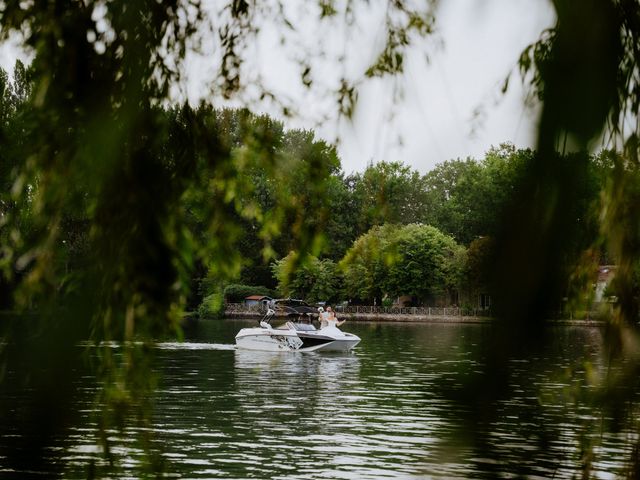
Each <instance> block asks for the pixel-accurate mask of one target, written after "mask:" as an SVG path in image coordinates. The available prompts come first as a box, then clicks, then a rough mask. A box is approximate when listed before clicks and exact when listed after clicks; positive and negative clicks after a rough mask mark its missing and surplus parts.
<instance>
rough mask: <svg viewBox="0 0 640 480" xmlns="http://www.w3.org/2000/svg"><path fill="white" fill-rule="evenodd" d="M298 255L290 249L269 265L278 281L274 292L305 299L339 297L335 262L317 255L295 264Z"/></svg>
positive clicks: (339, 289) (339, 290)
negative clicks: (271, 266) (284, 255)
mask: <svg viewBox="0 0 640 480" xmlns="http://www.w3.org/2000/svg"><path fill="white" fill-rule="evenodd" d="M298 257H299V254H297V253H295V252H290V253H289V254H288V255H287V256H286V257H284V258H283V259H281V260H279V261H277V262H275V263H274V264H273V272H274V276H275V277H276V278H277V280H278V291H279V292H280V293H281V294H282V295H283V296H285V297H294V298H301V299H304V300H307V301H309V302H320V301H325V302H326V301H329V302H335V301H337V300H339V299H340V295H341V291H342V289H341V287H342V277H341V275H340V272H339V271H338V269H337V266H336V264H335V263H334V262H333V261H331V260H329V259H324V260H319V259H318V258H317V257H313V256H311V257H307V258H306V259H304V260H303V261H302V263H299V258H298Z"/></svg>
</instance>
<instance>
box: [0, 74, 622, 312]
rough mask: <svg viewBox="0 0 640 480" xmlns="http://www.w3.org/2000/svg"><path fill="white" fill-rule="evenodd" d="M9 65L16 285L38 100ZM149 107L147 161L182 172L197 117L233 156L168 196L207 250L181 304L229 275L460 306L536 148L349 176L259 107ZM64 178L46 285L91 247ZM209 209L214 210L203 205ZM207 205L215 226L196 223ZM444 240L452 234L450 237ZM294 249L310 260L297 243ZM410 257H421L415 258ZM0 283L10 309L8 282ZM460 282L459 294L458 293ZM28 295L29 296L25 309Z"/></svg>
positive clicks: (26, 225)
mask: <svg viewBox="0 0 640 480" xmlns="http://www.w3.org/2000/svg"><path fill="white" fill-rule="evenodd" d="M14 70H15V73H14V78H13V81H11V80H10V79H9V78H8V75H7V74H6V72H0V75H1V77H0V81H1V82H2V99H1V100H0V101H1V102H2V104H3V109H2V111H3V117H2V135H3V143H4V144H5V146H6V147H5V148H3V149H2V153H1V155H2V165H3V169H2V171H1V172H0V174H1V180H2V184H3V185H4V187H5V188H3V190H2V193H1V194H0V202H2V203H1V204H0V205H1V206H2V215H3V217H5V218H8V217H10V216H11V215H14V216H16V217H17V218H19V219H20V223H18V225H21V228H20V231H18V230H13V231H9V230H7V229H3V230H2V232H1V235H2V236H3V240H4V242H3V243H4V244H5V245H7V246H8V248H11V246H12V245H13V246H14V247H15V249H16V252H13V254H12V255H8V254H7V253H6V252H5V254H4V255H3V256H2V262H3V263H2V265H3V268H4V269H5V271H7V270H10V273H11V274H10V275H4V276H3V277H2V279H3V280H2V281H3V282H7V281H9V282H11V281H13V282H15V283H16V284H17V281H18V280H19V279H20V278H21V275H24V274H25V272H27V271H28V270H29V269H28V268H24V265H23V263H24V262H25V261H26V259H25V258H24V254H23V255H18V254H17V252H19V251H20V245H21V240H20V239H21V238H25V237H29V236H30V235H37V234H38V228H39V227H38V226H37V225H36V224H34V223H33V222H31V221H30V216H29V212H30V210H31V209H32V208H33V205H32V204H31V203H30V202H29V198H28V197H27V198H26V201H25V199H24V198H23V199H22V200H23V201H22V203H19V202H18V201H17V200H16V199H17V197H16V195H15V191H16V188H18V187H19V186H20V182H21V181H22V179H21V177H19V176H17V173H16V172H17V169H16V168H12V165H13V166H14V167H15V166H17V165H19V164H20V162H21V161H22V157H23V155H24V151H25V149H26V150H28V146H27V145H28V142H29V139H28V135H25V132H28V129H27V127H25V122H29V118H30V116H32V115H33V110H32V106H31V105H32V104H31V103H30V98H29V97H30V94H31V93H30V92H31V91H32V86H31V84H30V81H29V71H28V69H26V68H25V67H24V65H22V64H21V63H20V62H18V63H17V64H16V67H15V69H14ZM154 115H155V116H156V117H157V118H158V120H157V121H158V123H159V125H161V126H162V130H161V132H162V133H163V138H160V139H156V140H155V144H156V145H155V146H154V152H155V153H156V154H157V157H158V159H157V165H156V167H154V168H161V169H165V170H169V171H170V170H172V169H176V168H182V167H181V166H180V165H179V159H178V157H179V156H180V155H184V151H185V148H187V142H188V139H187V138H186V135H188V134H187V132H186V130H187V127H186V126H187V125H190V124H192V123H193V122H194V121H195V123H196V124H197V125H199V126H200V128H201V130H200V131H198V132H197V134H198V135H200V136H202V138H204V139H205V141H207V142H208V143H210V144H214V148H215V149H219V150H221V151H225V152H228V155H229V158H230V159H231V161H230V162H229V164H228V165H227V167H226V169H218V170H212V169H210V168H208V167H207V165H206V162H207V160H206V158H205V157H203V156H202V154H200V153H199V152H197V151H189V153H188V154H190V155H192V156H193V157H195V158H196V160H195V164H194V165H192V167H191V168H193V169H194V173H195V174H194V175H193V178H194V179H195V181H194V182H193V184H192V185H190V187H189V188H187V189H185V190H183V191H181V192H180V193H178V194H177V195H178V199H179V212H182V214H183V215H181V217H180V220H179V222H180V224H181V226H180V228H181V229H182V232H183V236H184V238H182V240H181V241H186V242H193V243H195V244H196V245H200V247H199V248H202V249H204V250H205V251H206V252H208V254H205V255H201V256H197V257H195V258H194V259H193V260H192V264H191V265H190V266H189V265H188V264H185V265H183V266H182V267H181V268H180V269H179V270H181V271H182V273H181V275H183V277H184V278H183V287H181V288H182V291H183V292H184V295H188V300H187V308H190V309H194V308H197V307H198V306H199V305H201V304H202V302H203V300H204V298H205V297H210V296H211V295H212V294H214V295H215V294H216V293H219V292H222V290H223V288H224V286H225V285H226V284H228V283H234V282H235V283H241V284H246V285H256V286H263V287H265V288H269V289H276V288H277V289H278V293H279V294H280V295H293V296H300V297H303V298H307V299H309V300H314V301H318V300H329V301H339V300H346V299H348V300H351V301H359V302H365V303H368V302H378V303H381V302H382V301H384V300H385V299H388V298H390V297H398V296H402V295H407V296H410V297H412V298H413V301H414V302H416V303H433V302H434V299H436V298H441V299H442V298H444V301H448V302H450V303H458V302H459V301H463V302H467V303H468V302H470V301H471V300H470V294H471V293H473V292H476V293H477V292H479V291H480V290H484V291H486V290H488V288H489V283H490V279H489V276H488V275H487V272H484V271H482V270H483V269H485V268H486V267H487V266H488V264H487V261H485V262H484V263H478V262H477V261H476V258H477V256H478V255H479V254H478V253H477V251H478V250H479V249H480V250H487V251H485V252H482V253H480V255H482V256H484V257H487V258H489V257H490V255H491V252H490V249H489V248H488V246H489V245H491V242H487V241H486V239H487V238H494V237H495V236H496V235H498V234H499V228H500V225H501V223H500V222H501V218H502V216H503V215H504V210H505V207H506V206H507V204H508V202H509V199H510V198H511V195H512V194H513V190H514V188H516V186H517V185H518V184H519V183H520V181H521V178H522V177H523V175H524V174H525V172H526V169H527V168H529V165H530V164H531V162H532V161H533V158H534V152H533V151H531V150H522V149H517V148H515V147H514V146H512V145H508V144H505V145H501V146H500V147H497V148H492V149H491V150H489V151H488V152H487V154H486V155H485V157H484V158H483V159H480V160H476V159H471V158H468V159H465V160H459V159H458V160H451V161H447V162H444V163H442V164H439V165H437V166H436V167H435V168H434V169H433V170H432V171H430V172H428V173H427V174H425V175H421V174H420V173H419V172H417V171H416V170H413V169H411V168H410V167H408V166H406V165H404V164H402V163H401V162H379V163H376V164H370V165H369V166H367V168H366V169H365V171H364V172H357V173H352V174H350V175H346V174H345V173H344V172H343V171H342V169H341V164H340V159H339V158H338V156H337V153H336V150H335V148H334V147H332V146H330V145H328V144H327V143H326V142H324V141H322V140H320V139H317V138H315V136H314V134H313V132H311V131H304V130H286V129H285V128H284V126H283V124H282V123H281V122H278V121H275V120H273V119H271V118H269V117H267V116H255V115H252V114H251V113H249V112H247V111H242V110H214V109H212V108H211V107H208V106H204V105H202V106H199V107H197V108H195V109H194V108H191V107H189V106H186V105H185V106H183V107H180V108H172V109H168V110H167V109H162V108H156V109H155V110H154ZM194 119H195V120H194ZM32 134H33V133H32ZM189 135H193V133H191V134H189ZM197 159H200V160H197ZM611 169H612V158H611V155H608V154H601V155H599V156H597V157H593V158H591V160H590V162H589V163H588V169H587V170H586V172H585V175H584V178H583V179H582V181H581V182H580V183H579V188H580V192H579V194H578V196H577V198H578V199H579V201H578V202H576V204H575V207H574V211H572V212H571V216H572V222H573V223H574V224H575V226H576V228H577V230H578V231H577V233H576V234H575V235H574V236H573V238H575V239H576V241H577V243H576V244H575V245H574V246H573V249H572V250H573V251H574V252H576V255H579V254H580V253H581V252H583V251H585V250H587V249H589V248H594V247H595V248H596V249H597V248H598V238H599V224H598V218H597V215H598V213H597V212H598V211H599V210H598V208H599V207H598V202H599V195H600V192H601V190H602V188H603V185H604V183H605V180H606V178H607V175H608V173H609V172H610V171H611ZM150 173H151V172H150ZM236 173H239V174H240V175H235V174H236ZM232 174H233V181H232V182H229V178H230V177H231V176H232ZM36 181H39V179H36ZM69 182H70V185H69V192H68V194H69V195H73V198H74V202H72V203H71V205H72V208H70V209H68V210H67V211H65V213H64V215H63V217H62V218H60V224H59V228H60V236H59V238H58V239H57V242H59V243H60V244H61V248H60V249H58V250H56V252H57V258H55V259H53V263H54V264H55V265H57V267H56V268H58V269H60V270H61V271H62V274H61V275H60V276H59V278H60V279H61V280H60V281H59V284H58V285H54V286H53V288H55V289H57V290H59V291H66V290H72V288H73V285H74V282H76V281H78V279H77V277H76V276H75V271H76V270H78V269H80V270H81V267H82V266H83V265H85V264H86V263H87V262H89V261H90V255H91V252H90V251H89V250H88V245H89V243H90V242H89V237H90V227H91V221H90V218H89V216H90V213H91V211H92V210H91V209H92V207H91V205H89V204H88V203H87V202H88V196H89V195H88V192H87V191H83V190H82V188H81V187H80V185H81V184H79V185H74V184H71V182H72V179H70V180H69ZM223 183H224V185H223ZM166 191H171V188H170V187H168V188H167V189H166ZM125 194H126V192H123V191H117V192H113V195H118V196H123V195H125ZM214 205H222V207H216V209H215V211H214V212H212V211H211V209H212V208H213V206H214ZM135 208H142V206H141V205H136V206H135ZM212 214H213V216H214V218H215V219H216V221H215V222H214V223H213V225H212V224H208V223H207V222H206V221H205V218H209V215H212ZM427 226H428V227H427ZM382 227H384V228H382ZM216 228H217V229H220V230H224V238H225V240H226V241H227V242H220V241H219V237H220V232H219V231H216V230H215V229H216ZM443 241H445V243H447V242H448V243H447V246H446V247H445V246H443V245H444V244H442V242H443ZM301 245H306V247H307V249H308V252H307V253H309V254H311V257H307V256H306V255H299V254H298V253H294V252H298V251H299V250H300V246H301ZM365 245H366V246H365ZM424 248H432V249H435V250H434V253H432V254H431V255H432V256H434V258H435V257H437V259H438V261H437V262H435V261H433V260H429V261H427V260H425V258H426V257H424V256H425V255H426V254H425V252H422V253H417V251H418V250H420V249H424ZM467 249H468V250H467ZM161 252H162V249H160V250H159V251H158V252H157V254H161ZM447 252H448V253H447ZM467 252H469V254H468V253H467ZM23 253H24V252H23ZM599 253H601V252H599ZM207 255H209V256H207ZM416 255H417V256H419V257H420V258H421V260H420V261H415V260H414V259H413V258H411V257H412V256H416ZM600 257H602V256H600ZM11 259H13V263H12V262H11ZM597 261H604V258H598V259H597V260H596V262H597ZM274 262H276V263H274ZM567 262H568V263H567V265H566V267H567V268H574V267H576V265H575V263H576V261H575V258H570V259H567ZM212 265H213V266H215V267H213V268H212ZM225 266H228V268H226V267H225ZM445 271H446V272H448V273H446V274H445V273H441V272H445ZM439 272H440V273H439ZM451 272H455V273H451ZM8 279H9V280H8ZM479 279H483V280H482V281H480V280H479ZM567 288H568V286H567ZM2 290H3V292H4V298H3V299H2V300H3V303H4V306H5V308H6V307H8V306H10V298H11V297H10V293H11V291H12V288H11V285H5V288H3V289H2ZM455 292H458V293H463V294H466V297H465V298H464V299H460V298H459V297H458V296H457V295H455V294H454V293H455ZM218 297H219V295H218V296H216V298H218ZM34 301H36V299H34V298H30V299H29V300H28V302H29V303H30V304H31V305H32V306H33V302H34ZM209 302H211V299H209ZM219 303H220V302H219V301H218V302H217V303H214V304H215V305H219ZM205 311H206V309H205Z"/></svg>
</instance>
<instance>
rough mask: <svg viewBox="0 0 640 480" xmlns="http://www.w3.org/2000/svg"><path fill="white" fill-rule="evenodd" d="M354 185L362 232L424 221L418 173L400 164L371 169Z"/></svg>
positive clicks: (386, 164)
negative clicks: (388, 225)
mask: <svg viewBox="0 0 640 480" xmlns="http://www.w3.org/2000/svg"><path fill="white" fill-rule="evenodd" d="M354 183H355V185H354V195H356V197H357V198H358V203H359V204H360V206H361V208H362V210H361V212H360V221H359V228H360V231H361V232H366V231H367V230H369V229H370V228H371V227H373V226H375V225H382V224H383V223H397V224H408V223H413V222H419V221H421V220H422V219H423V215H424V211H425V206H426V191H425V188H424V183H423V182H422V178H421V177H420V175H419V173H418V172H417V171H415V170H411V168H410V167H408V166H406V165H403V164H402V163H401V162H379V163H376V164H373V165H369V166H368V167H367V169H366V170H365V171H364V173H363V174H362V175H361V176H357V177H356V179H355V182H354Z"/></svg>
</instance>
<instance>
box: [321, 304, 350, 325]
mask: <svg viewBox="0 0 640 480" xmlns="http://www.w3.org/2000/svg"><path fill="white" fill-rule="evenodd" d="M325 313H326V314H327V317H326V320H327V324H328V325H329V326H333V327H339V326H340V325H342V324H343V323H344V322H346V320H338V317H336V312H334V311H333V310H332V309H331V307H327V311H326V312H325Z"/></svg>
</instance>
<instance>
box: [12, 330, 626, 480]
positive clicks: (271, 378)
mask: <svg viewBox="0 0 640 480" xmlns="http://www.w3.org/2000/svg"><path fill="white" fill-rule="evenodd" d="M247 323H248V322H241V321H223V322H202V323H200V324H196V325H194V326H193V329H192V330H188V331H187V332H186V336H187V339H188V341H187V342H185V343H163V344H159V349H158V350H157V354H158V357H159V365H160V368H161V373H162V384H161V387H160V389H159V391H158V395H157V401H156V415H155V426H154V427H155V430H156V433H157V436H158V449H159V451H162V455H163V456H164V458H165V459H166V461H167V469H168V471H169V473H171V474H174V475H176V476H178V477H185V478H187V477H188V478H216V477H218V478H309V479H311V478H314V479H316V478H350V479H355V478H357V479H361V478H416V479H417V478H496V477H504V478H512V477H513V476H517V475H520V476H522V477H529V478H551V477H554V478H572V477H574V476H576V475H578V470H577V468H578V467H579V465H580V458H581V452H580V441H581V440H580V439H581V435H583V434H584V435H588V434H590V433H589V431H587V429H586V426H587V425H589V424H591V423H593V422H591V420H592V419H594V418H595V419H596V420H597V421H599V420H600V419H599V418H598V417H597V412H596V411H594V410H591V409H590V407H587V406H585V405H584V404H580V403H577V402H573V401H571V397H570V392H571V391H572V390H571V389H572V388H574V387H575V383H576V382H575V376H574V377H572V376H571V374H570V373H568V372H571V368H572V367H574V366H576V365H578V366H579V365H581V364H582V363H583V362H584V361H585V360H590V361H591V362H592V363H593V364H594V366H595V368H603V367H602V365H600V364H599V354H600V344H601V338H600V331H599V330H597V329H586V328H576V327H563V328H558V329H557V331H554V338H555V340H554V342H553V344H552V345H550V346H549V347H548V348H547V349H546V350H545V351H542V352H539V354H537V355H536V356H534V357H528V358H521V359H515V360H513V362H512V365H511V367H512V368H511V371H510V372H511V373H510V374H511V385H512V391H511V392H510V394H509V396H508V398H505V400H504V401H502V402H501V403H500V405H499V408H498V410H497V412H496V413H495V414H494V415H493V416H492V417H490V418H484V420H483V422H480V423H476V424H475V425H474V428H475V429H476V431H478V432H480V433H481V434H483V435H482V440H483V442H481V444H480V445H478V444H476V445H475V446H473V445H472V443H471V442H469V441H467V440H468V439H469V431H468V428H470V423H469V421H470V420H473V419H474V418H476V419H477V417H474V416H473V415H472V413H473V412H470V411H469V403H468V402H461V401H459V398H460V395H461V392H463V388H462V387H463V385H464V384H465V383H466V381H467V380H468V379H470V378H474V375H476V374H477V373H478V372H482V370H483V369H484V362H483V358H482V351H483V350H482V349H481V348H480V346H481V345H482V343H483V341H484V340H485V338H484V337H485V335H486V334H487V332H486V327H483V326H478V325H394V324H386V325H375V324H351V325H350V326H349V331H352V332H353V333H356V334H357V335H359V336H361V337H362V343H361V344H360V345H359V346H358V347H357V348H356V349H355V351H354V352H352V353H349V354H320V353H310V354H300V353H296V352H289V353H267V352H264V353H263V352H251V351H244V350H235V349H234V347H233V338H234V336H235V333H236V332H237V330H239V329H240V328H241V327H243V326H245V325H247ZM86 382H87V385H84V386H81V387H82V388H89V385H90V383H91V381H90V379H86ZM482 388H483V385H479V386H478V389H479V390H481V389H482ZM575 388H586V387H584V386H578V387H575ZM478 394H481V391H478ZM90 409H91V405H87V418H89V411H90ZM543 425H544V428H541V427H542V426H543ZM92 428H93V425H91V424H90V422H89V420H87V423H86V425H83V426H82V428H78V429H76V430H75V431H74V432H72V435H71V436H70V437H69V438H68V439H66V440H65V441H61V442H62V443H61V445H60V447H61V448H64V451H65V460H66V461H67V462H68V463H70V465H71V466H70V467H69V470H68V476H69V477H81V476H83V475H84V473H85V466H86V463H87V461H88V459H90V458H92V457H96V451H95V448H94V446H93V445H94V438H93V436H92V433H91V432H92ZM597 434H598V435H600V432H599V431H598V432H597ZM627 436H628V432H627V433H625V432H620V433H619V434H615V435H614V434H608V433H606V432H603V433H602V437H601V438H602V440H601V441H600V446H599V452H598V453H599V456H598V458H601V459H602V461H601V462H600V463H598V464H596V465H595V466H594V472H592V473H593V477H594V478H610V477H609V476H610V475H611V474H613V473H615V472H616V471H619V470H620V468H621V466H622V463H623V460H624V459H625V458H626V457H627V456H628V452H627V451H625V449H626V448H627V447H626V446H625V445H628V442H627V441H626V440H627V439H628V437H627ZM0 441H2V440H0ZM120 448H121V450H120V451H119V453H120V454H121V457H122V458H123V459H124V461H123V471H122V476H123V477H126V476H135V474H136V471H135V468H136V465H137V464H138V463H139V462H140V459H141V455H142V452H141V451H140V450H139V449H138V448H137V446H136V445H133V444H126V443H125V444H123V445H122V446H121V447H120Z"/></svg>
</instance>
